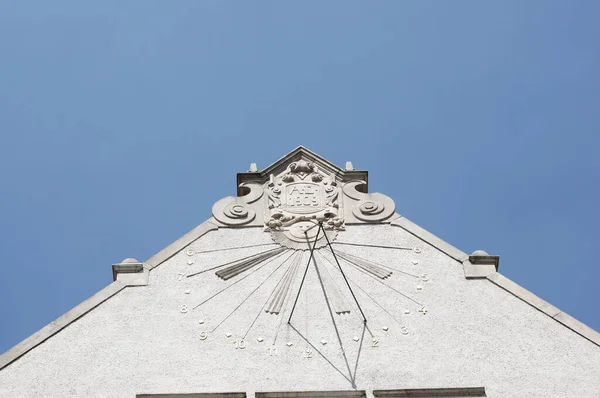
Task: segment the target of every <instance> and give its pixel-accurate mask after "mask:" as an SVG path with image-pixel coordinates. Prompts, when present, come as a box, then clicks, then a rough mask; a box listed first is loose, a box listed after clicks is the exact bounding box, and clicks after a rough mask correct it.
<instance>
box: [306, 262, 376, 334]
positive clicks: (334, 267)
mask: <svg viewBox="0 0 600 398" xmlns="http://www.w3.org/2000/svg"><path fill="white" fill-rule="evenodd" d="M317 253H319V255H320V256H321V258H323V259H324V260H325V261H326V262H327V263H329V265H330V266H331V267H332V268H333V269H335V270H336V271H337V272H339V273H340V274H341V272H340V270H339V268H337V267H336V266H335V264H333V262H331V261H330V260H329V259H328V258H327V257H325V255H324V254H323V253H321V252H320V251H319V252H317ZM323 269H324V270H325V271H326V272H329V271H327V267H324V268H323ZM348 280H350V281H351V282H352V279H350V278H348ZM355 304H356V303H355ZM355 313H356V315H357V316H358V319H359V320H360V321H361V323H363V325H366V324H365V323H364V321H363V318H362V317H361V316H360V313H359V312H358V311H355ZM366 329H367V330H368V331H369V334H370V335H371V337H374V335H373V333H372V332H371V329H370V328H369V327H368V326H366Z"/></svg>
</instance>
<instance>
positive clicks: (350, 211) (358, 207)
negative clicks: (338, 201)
mask: <svg viewBox="0 0 600 398" xmlns="http://www.w3.org/2000/svg"><path fill="white" fill-rule="evenodd" d="M365 187H366V183H365V182H364V181H350V182H348V183H346V184H344V188H343V191H344V203H345V204H344V206H345V208H346V214H345V216H346V222H347V223H352V222H360V221H362V222H385V221H386V220H387V219H388V218H390V217H391V216H392V215H393V214H394V213H395V211H396V204H395V203H394V201H393V200H392V199H391V198H390V197H388V196H386V195H383V194H380V193H366V192H364V191H365Z"/></svg>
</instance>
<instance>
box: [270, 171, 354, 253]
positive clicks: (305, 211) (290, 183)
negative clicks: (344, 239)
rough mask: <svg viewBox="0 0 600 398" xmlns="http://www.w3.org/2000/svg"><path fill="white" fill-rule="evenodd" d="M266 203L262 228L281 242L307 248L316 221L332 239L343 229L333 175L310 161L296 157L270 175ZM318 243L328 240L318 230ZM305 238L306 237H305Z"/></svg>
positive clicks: (342, 219) (313, 233)
mask: <svg viewBox="0 0 600 398" xmlns="http://www.w3.org/2000/svg"><path fill="white" fill-rule="evenodd" d="M267 196H268V206H267V209H266V211H265V230H267V231H271V232H272V236H273V239H274V240H275V241H276V242H278V243H280V244H281V245H283V246H286V247H290V248H295V249H308V248H309V246H308V242H309V241H310V242H314V239H315V237H316V232H317V231H318V223H319V222H322V223H323V228H324V229H325V230H326V231H329V232H328V235H327V236H328V237H329V238H331V239H333V238H335V235H337V231H338V230H343V229H344V217H343V211H342V209H341V207H342V206H341V201H340V188H339V187H338V184H337V182H336V181H335V177H329V176H326V175H324V174H322V173H320V172H319V170H318V168H317V166H316V165H315V164H314V163H312V162H307V161H305V160H298V161H296V162H293V163H290V165H289V166H288V167H287V169H286V170H285V172H284V173H283V174H282V175H281V177H275V176H274V175H271V176H270V178H269V182H268V184H267ZM319 238H320V239H319V240H318V242H317V247H322V246H324V245H325V244H326V243H327V241H326V240H325V237H324V235H323V233H321V234H320V236H319ZM307 239H308V240H307Z"/></svg>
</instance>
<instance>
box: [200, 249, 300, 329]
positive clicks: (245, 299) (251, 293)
mask: <svg viewBox="0 0 600 398" xmlns="http://www.w3.org/2000/svg"><path fill="white" fill-rule="evenodd" d="M293 255H294V253H292V254H290V255H289V256H288V257H287V258H286V259H285V260H283V261H282V262H281V264H279V265H278V266H277V267H276V268H275V269H274V270H273V271H272V272H271V273H270V274H269V275H267V277H266V278H265V279H264V280H263V281H262V282H261V283H260V284H259V285H258V286H257V287H255V288H254V289H252V291H251V292H250V293H249V294H248V295H247V296H246V297H245V298H244V300H242V302H241V303H240V304H238V306H237V307H235V308H234V309H233V311H231V312H230V313H229V314H228V315H227V316H226V317H225V318H224V319H223V320H222V321H221V322H219V324H218V325H217V326H215V327H214V328H213V330H211V333H213V332H214V331H215V330H217V329H218V328H219V326H221V325H222V324H223V323H224V322H225V321H226V320H227V319H229V317H230V316H231V315H233V314H234V313H235V312H236V311H237V310H238V309H239V308H240V307H241V306H242V305H243V304H244V303H245V302H246V301H247V300H248V299H249V298H250V296H252V295H253V294H254V293H256V291H257V290H258V289H260V287H261V286H262V285H264V284H265V282H267V281H268V280H269V279H270V278H271V276H272V275H273V274H274V273H275V272H277V270H278V269H279V268H281V267H283V265H284V264H285V263H286V262H287V260H289V259H290V257H292V256H293ZM284 275H285V273H284ZM244 338H246V335H244Z"/></svg>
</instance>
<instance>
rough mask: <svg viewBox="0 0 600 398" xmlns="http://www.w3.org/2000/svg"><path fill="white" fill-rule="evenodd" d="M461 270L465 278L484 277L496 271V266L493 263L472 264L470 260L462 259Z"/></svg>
mask: <svg viewBox="0 0 600 398" xmlns="http://www.w3.org/2000/svg"><path fill="white" fill-rule="evenodd" d="M463 271H464V272H465V278H467V279H484V278H487V277H488V275H491V274H493V273H494V272H496V267H495V266H494V265H493V264H472V263H471V262H470V261H463Z"/></svg>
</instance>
